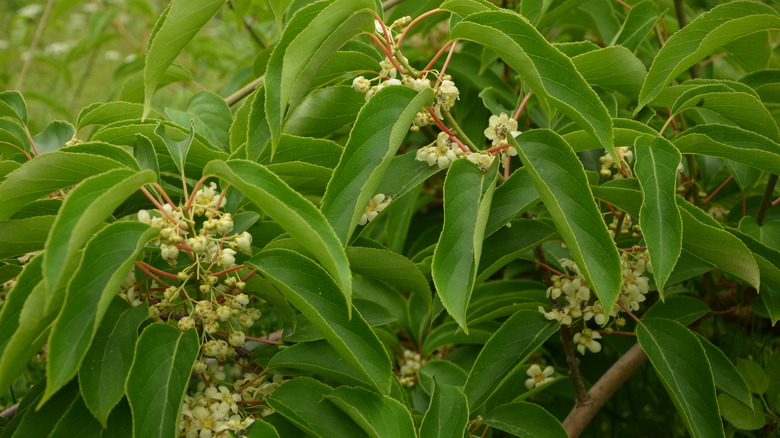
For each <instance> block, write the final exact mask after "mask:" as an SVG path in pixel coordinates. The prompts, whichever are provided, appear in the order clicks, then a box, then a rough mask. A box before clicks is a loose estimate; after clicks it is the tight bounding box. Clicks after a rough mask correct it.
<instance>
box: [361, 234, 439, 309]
mask: <svg viewBox="0 0 780 438" xmlns="http://www.w3.org/2000/svg"><path fill="white" fill-rule="evenodd" d="M346 251H347V257H348V258H349V265H350V268H351V269H352V272H354V273H355V274H359V275H363V276H366V277H369V278H376V279H377V280H382V281H385V282H387V283H388V284H391V285H393V286H395V287H398V288H400V289H401V290H409V291H412V292H414V293H415V294H417V296H419V297H420V298H421V299H422V300H423V302H424V303H425V305H426V307H427V308H428V309H430V308H431V288H430V286H429V285H428V280H427V279H426V278H425V276H424V275H423V273H422V272H421V271H420V268H419V267H417V265H416V264H415V263H414V262H412V261H411V260H409V259H407V258H406V257H404V256H402V255H400V254H397V253H394V252H391V251H387V250H384V249H376V248H362V247H347V249H346Z"/></svg>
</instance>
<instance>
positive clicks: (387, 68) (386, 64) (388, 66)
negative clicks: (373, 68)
mask: <svg viewBox="0 0 780 438" xmlns="http://www.w3.org/2000/svg"><path fill="white" fill-rule="evenodd" d="M379 66H380V67H382V69H381V70H380V71H379V77H380V78H384V77H389V78H391V79H392V78H395V76H396V75H397V74H398V72H397V70H396V69H395V66H394V65H393V63H392V62H391V61H390V60H389V59H383V60H381V61H379Z"/></svg>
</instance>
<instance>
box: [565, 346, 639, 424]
mask: <svg viewBox="0 0 780 438" xmlns="http://www.w3.org/2000/svg"><path fill="white" fill-rule="evenodd" d="M646 360H647V355H646V354H645V352H644V351H643V350H642V347H641V346H640V345H639V344H634V345H633V346H632V347H631V348H629V349H628V351H626V352H625V354H623V356H621V357H620V359H618V360H617V362H615V363H614V364H613V365H612V366H611V367H609V369H608V370H607V372H606V373H604V375H603V376H601V378H600V379H599V380H598V381H597V382H596V383H595V384H594V385H593V386H592V387H591V388H590V390H589V391H588V397H589V399H588V402H587V403H583V404H575V405H574V408H573V409H572V410H571V412H569V415H567V416H566V419H565V420H563V427H564V429H566V432H567V433H568V434H569V437H571V438H577V437H578V436H580V434H581V433H582V431H584V430H585V427H586V426H587V425H588V424H589V423H590V421H591V420H592V419H593V417H594V416H595V415H596V413H597V412H598V411H599V410H600V409H601V408H602V407H603V406H604V404H605V403H606V402H607V400H609V398H610V397H612V394H614V393H615V391H617V390H618V388H620V387H621V386H622V385H623V383H625V382H626V380H628V378H629V377H631V375H632V374H634V372H635V371H636V370H637V369H639V367H640V366H641V365H642V364H643V363H645V361H646Z"/></svg>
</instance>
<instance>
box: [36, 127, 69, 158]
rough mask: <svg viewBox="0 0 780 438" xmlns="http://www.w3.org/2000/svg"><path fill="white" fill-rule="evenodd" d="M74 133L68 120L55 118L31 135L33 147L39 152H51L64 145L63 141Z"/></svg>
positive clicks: (65, 141) (67, 140) (67, 139)
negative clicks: (41, 129)
mask: <svg viewBox="0 0 780 438" xmlns="http://www.w3.org/2000/svg"><path fill="white" fill-rule="evenodd" d="M75 133H76V129H75V128H74V127H73V125H71V124H70V123H68V122H65V121H63V120H55V121H53V122H51V123H49V124H48V125H46V128H44V129H43V131H41V132H39V133H38V134H36V135H35V137H33V141H34V142H35V147H36V149H38V153H39V154H45V153H46V152H53V151H56V150H57V149H60V148H62V147H64V146H65V143H67V142H69V141H70V140H71V139H72V138H73V135H74V134H75Z"/></svg>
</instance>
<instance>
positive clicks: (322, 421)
mask: <svg viewBox="0 0 780 438" xmlns="http://www.w3.org/2000/svg"><path fill="white" fill-rule="evenodd" d="M332 391H333V389H332V388H331V387H329V386H327V385H325V384H323V383H320V382H318V381H316V380H314V379H310V378H308V377H296V378H295V379H293V380H290V381H287V382H285V383H284V384H283V385H282V386H280V387H279V388H277V389H276V390H275V391H274V393H273V394H272V395H271V396H270V397H268V405H269V406H270V407H271V408H273V409H274V410H275V411H277V412H279V413H280V414H282V415H283V416H284V417H285V418H286V419H288V420H290V422H292V423H293V424H295V426H296V427H298V428H299V429H301V430H302V431H304V432H306V433H307V434H308V435H309V436H313V437H317V438H352V437H365V436H367V435H366V433H365V432H363V430H362V429H361V428H360V427H359V426H358V425H357V424H355V422H354V421H352V419H350V418H349V416H348V415H347V414H346V413H344V411H342V410H341V409H339V408H337V407H336V406H335V405H333V404H332V403H331V402H329V401H328V400H326V399H325V400H324V399H323V398H324V397H325V396H327V395H328V394H330V393H331V392H332Z"/></svg>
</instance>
